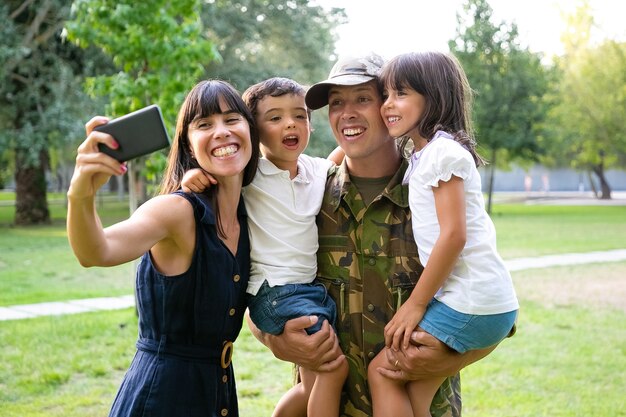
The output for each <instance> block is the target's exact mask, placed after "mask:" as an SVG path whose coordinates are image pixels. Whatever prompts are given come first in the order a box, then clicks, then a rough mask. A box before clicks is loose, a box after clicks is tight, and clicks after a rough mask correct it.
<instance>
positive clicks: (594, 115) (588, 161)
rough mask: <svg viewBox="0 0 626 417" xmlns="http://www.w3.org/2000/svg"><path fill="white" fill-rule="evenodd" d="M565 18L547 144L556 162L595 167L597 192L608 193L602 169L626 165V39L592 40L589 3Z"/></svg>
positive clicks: (609, 193)
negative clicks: (549, 136) (596, 43)
mask: <svg viewBox="0 0 626 417" xmlns="http://www.w3.org/2000/svg"><path fill="white" fill-rule="evenodd" d="M567 22H568V30H567V31H566V32H565V34H564V35H563V38H562V39H563V43H564V46H565V55H564V56H563V57H561V58H560V59H558V61H557V65H558V68H559V70H560V74H561V76H560V78H559V80H558V83H557V84H556V89H555V92H554V95H553V102H554V105H553V107H552V108H551V110H550V112H549V119H550V122H551V123H550V125H549V126H550V127H551V129H552V132H551V138H553V140H552V141H551V143H550V144H547V146H551V155H553V156H554V158H555V160H556V161H557V162H559V163H561V164H566V165H570V166H571V167H572V168H575V169H579V170H586V171H588V172H593V173H594V174H595V175H596V177H597V179H598V181H599V182H600V190H599V192H597V195H599V197H600V198H602V199H610V198H611V187H610V185H609V183H608V181H607V179H606V176H605V171H606V170H607V169H610V168H620V167H621V168H623V167H624V166H626V132H625V130H624V126H623V125H624V119H625V118H626V43H624V42H617V41H613V40H606V41H604V42H602V43H601V44H600V45H597V46H594V45H592V44H591V40H590V37H591V33H592V29H593V24H594V20H593V17H592V15H591V10H590V7H589V4H588V3H583V5H581V6H580V7H579V8H578V9H577V10H576V12H575V13H573V14H572V15H570V16H568V17H567ZM590 179H591V178H590ZM591 183H592V185H593V184H594V182H593V180H591Z"/></svg>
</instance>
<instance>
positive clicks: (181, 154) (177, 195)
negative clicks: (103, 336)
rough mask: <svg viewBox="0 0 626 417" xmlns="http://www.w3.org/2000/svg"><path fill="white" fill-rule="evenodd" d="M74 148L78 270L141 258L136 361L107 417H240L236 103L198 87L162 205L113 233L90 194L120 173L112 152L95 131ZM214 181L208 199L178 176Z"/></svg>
mask: <svg viewBox="0 0 626 417" xmlns="http://www.w3.org/2000/svg"><path fill="white" fill-rule="evenodd" d="M106 121H107V120H106V119H105V118H102V117H94V118H93V119H91V120H90V121H89V122H88V123H87V125H86V130H87V139H86V140H85V141H84V142H83V144H82V145H81V146H80V147H79V148H78V156H77V157H76V168H75V170H74V175H73V177H72V181H71V184H70V188H69V191H68V202H69V208H68V218H67V230H68V236H69V240H70V244H71V246H72V249H73V250H74V253H75V254H76V257H77V258H78V259H79V261H80V263H81V264H82V265H84V266H111V265H118V264H122V263H124V262H128V261H131V260H133V259H135V258H137V257H139V256H142V258H141V262H140V264H139V266H138V269H137V283H136V297H137V310H138V313H139V340H138V341H137V352H136V354H135V357H134V359H133V361H132V363H131V365H130V368H129V370H128V372H127V373H126V376H125V377H124V381H123V382H122V385H121V387H120V389H119V392H118V394H117V397H116V398H115V401H114V403H113V407H112V409H111V412H110V414H109V415H110V416H125V417H126V416H146V415H150V416H153V417H154V416H192V417H195V416H197V417H200V416H202V417H204V416H218V415H222V416H225V415H228V416H231V417H232V416H238V415H239V412H238V408H237V395H236V390H235V381H234V374H233V367H232V366H231V363H230V362H231V357H232V352H233V342H234V341H235V339H236V338H237V335H238V334H239V330H240V329H241V325H242V321H243V316H244V312H245V309H246V303H245V290H246V286H247V281H248V274H249V270H250V246H249V241H248V233H247V231H248V227H247V218H246V217H247V216H246V211H245V207H244V205H243V202H242V199H241V188H242V186H243V185H247V184H249V183H250V182H251V180H252V178H253V176H254V174H255V172H256V167H257V163H258V155H259V144H258V137H257V134H256V130H255V125H254V121H253V119H252V116H251V115H250V112H249V111H248V108H247V107H246V105H245V104H244V103H243V101H242V100H241V98H240V97H239V94H238V93H237V91H236V90H235V89H234V88H232V87H231V86H230V85H229V84H227V83H225V82H222V81H203V82H201V83H199V84H198V85H196V86H195V87H194V88H193V89H192V90H191V92H190V93H189V94H188V95H187V98H186V99H185V101H184V103H183V105H182V107H181V109H180V112H179V114H178V121H177V124H176V134H175V137H174V141H173V143H172V147H171V150H170V154H169V159H168V168H167V171H166V174H165V177H164V179H163V183H162V185H161V191H160V195H159V196H157V197H155V198H153V199H151V200H149V201H147V202H146V203H145V204H143V205H142V206H141V207H139V209H137V211H136V212H135V213H133V215H132V216H131V217H130V218H129V219H127V220H125V221H123V222H120V223H117V224H115V225H113V226H110V227H107V228H103V227H102V225H101V223H100V219H99V217H98V214H97V213H96V209H95V203H94V201H95V194H96V191H97V190H98V189H99V188H100V187H101V186H102V184H104V183H105V182H106V181H107V180H108V179H109V177H110V176H111V175H121V174H123V173H125V172H126V166H125V165H124V164H120V163H119V162H117V161H116V160H115V159H113V158H111V157H109V156H107V155H105V154H104V153H101V152H98V143H103V144H105V145H106V146H108V147H111V148H115V147H116V146H117V144H116V142H115V139H114V138H113V137H112V136H110V135H108V134H105V133H102V132H98V131H95V130H94V127H96V126H98V125H101V124H104V123H106ZM198 167H202V169H204V170H206V171H208V172H210V173H211V174H212V175H213V176H214V177H215V178H218V179H219V185H218V186H216V187H212V188H211V189H210V190H208V191H207V192H206V193H205V194H195V195H185V194H183V193H182V192H179V191H177V190H178V189H179V188H180V180H181V179H182V177H183V174H184V172H185V171H187V170H189V169H190V168H198Z"/></svg>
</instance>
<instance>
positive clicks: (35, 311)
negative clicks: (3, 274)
mask: <svg viewBox="0 0 626 417" xmlns="http://www.w3.org/2000/svg"><path fill="white" fill-rule="evenodd" d="M624 260H626V249H616V250H609V251H598V252H587V253H565V254H560V255H547V256H539V257H533V258H516V259H510V260H505V263H506V265H507V267H508V268H509V270H510V271H511V272H514V271H522V270H526V269H537V268H548V267H552V266H564V265H581V264H588V263H606V262H619V261H624ZM134 305H135V298H134V296H133V295H132V294H131V295H124V296H121V297H103V298H87V299H84V300H68V301H55V302H48V303H38V304H20V305H13V306H6V307H0V321H3V320H18V319H28V318H34V317H39V316H53V315H61V314H77V313H85V312H90V311H106V310H119V309H124V308H130V307H133V306H134Z"/></svg>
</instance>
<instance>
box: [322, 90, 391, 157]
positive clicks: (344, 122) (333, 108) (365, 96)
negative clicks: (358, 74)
mask: <svg viewBox="0 0 626 417" xmlns="http://www.w3.org/2000/svg"><path fill="white" fill-rule="evenodd" d="M381 105H382V97H381V95H380V93H379V92H378V88H377V87H376V82H375V81H370V82H368V83H365V84H359V85H354V86H342V85H337V86H333V87H331V89H330V90H329V92H328V119H329V121H330V126H331V128H332V130H333V133H334V135H335V139H336V140H337V143H338V144H339V146H340V147H341V148H342V149H343V151H344V153H345V154H346V156H347V157H348V158H350V159H352V160H354V161H357V160H359V159H371V158H374V157H375V155H376V154H377V152H383V151H386V149H387V148H386V146H385V147H383V145H386V144H388V143H389V142H390V141H392V139H391V137H390V136H389V132H388V131H387V128H386V127H385V124H384V123H383V119H382V117H381V115H380V106H381Z"/></svg>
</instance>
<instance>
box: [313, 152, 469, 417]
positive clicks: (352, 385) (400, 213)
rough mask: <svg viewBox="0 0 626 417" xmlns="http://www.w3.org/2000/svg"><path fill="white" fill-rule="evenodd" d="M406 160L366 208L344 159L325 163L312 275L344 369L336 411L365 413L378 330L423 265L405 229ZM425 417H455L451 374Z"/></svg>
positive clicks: (455, 385) (354, 416)
mask: <svg viewBox="0 0 626 417" xmlns="http://www.w3.org/2000/svg"><path fill="white" fill-rule="evenodd" d="M406 168H407V163H406V161H403V162H402V165H401V167H400V169H399V170H398V172H397V173H396V175H395V176H394V177H393V178H392V180H391V181H390V182H389V184H388V185H387V187H386V188H385V190H384V191H383V193H382V194H381V195H379V196H378V197H376V198H375V199H374V200H373V201H372V203H371V204H370V205H369V206H368V207H366V206H365V204H364V203H363V200H362V198H361V195H360V194H359V193H358V191H357V189H356V187H355V186H354V185H352V184H351V182H350V176H349V175H348V173H347V168H346V165H345V162H344V163H343V165H341V166H339V167H335V168H331V171H329V178H328V180H327V183H326V193H325V195H324V201H323V203H322V208H321V210H320V213H319V215H318V217H317V226H318V229H319V243H320V246H319V249H318V255H317V257H318V259H317V260H318V275H317V278H318V279H319V280H320V281H321V282H322V283H324V285H326V287H327V288H328V290H329V294H330V295H331V296H332V298H333V299H334V300H335V302H336V303H337V315H338V317H337V331H338V333H339V340H340V344H341V348H342V350H343V352H344V353H345V355H346V357H347V359H348V364H349V367H350V372H349V376H348V381H347V383H346V385H345V386H344V392H343V395H342V404H341V416H342V417H365V416H371V415H372V408H371V404H370V394H369V389H368V386H367V379H366V378H367V366H368V364H369V362H370V360H371V359H373V358H374V356H375V355H376V354H377V353H378V352H379V351H380V350H381V349H382V347H383V345H384V336H383V329H384V327H385V324H386V323H387V322H388V321H389V320H390V319H391V317H392V316H393V314H394V313H395V311H396V309H397V307H398V306H399V305H401V303H402V302H404V301H405V300H406V299H407V298H408V296H409V295H410V292H411V290H412V289H413V287H414V286H415V283H416V282H417V279H418V278H419V276H420V273H421V272H422V270H423V267H422V265H421V264H420V262H419V258H418V253H417V247H416V245H415V241H414V239H413V231H412V228H411V211H410V209H409V203H408V188H407V187H406V186H403V185H402V177H403V176H404V172H405V170H406ZM431 414H432V415H433V417H444V416H445V417H459V416H460V415H461V388H460V380H459V376H458V375H457V376H455V377H453V378H448V379H447V380H446V381H445V382H444V383H443V385H442V386H441V388H440V389H439V391H438V392H437V395H436V396H435V398H434V400H433V405H432V407H431Z"/></svg>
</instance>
